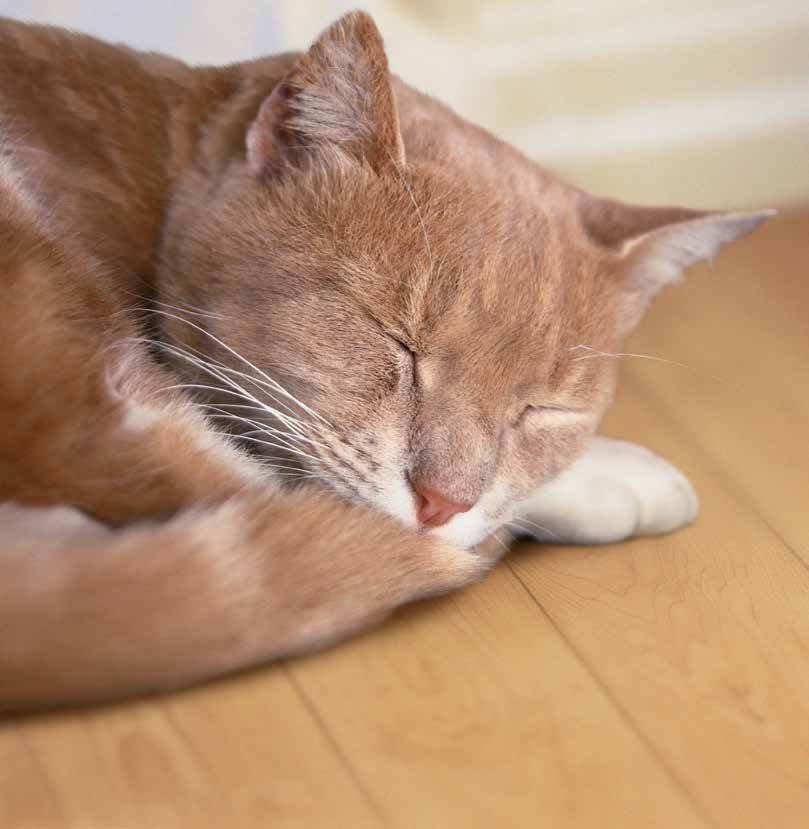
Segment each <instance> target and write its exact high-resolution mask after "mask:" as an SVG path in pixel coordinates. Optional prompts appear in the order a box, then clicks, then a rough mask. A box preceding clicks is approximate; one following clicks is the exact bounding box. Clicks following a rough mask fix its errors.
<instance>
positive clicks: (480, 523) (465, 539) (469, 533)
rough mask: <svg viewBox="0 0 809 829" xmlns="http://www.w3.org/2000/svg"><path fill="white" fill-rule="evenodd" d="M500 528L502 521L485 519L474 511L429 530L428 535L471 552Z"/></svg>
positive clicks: (481, 514)
mask: <svg viewBox="0 0 809 829" xmlns="http://www.w3.org/2000/svg"><path fill="white" fill-rule="evenodd" d="M501 526H502V521H492V520H491V519H490V518H487V517H486V515H485V514H484V513H483V511H482V510H477V509H475V510H470V511H469V512H465V513H463V514H462V515H457V516H455V518H453V519H452V520H451V521H449V522H448V523H447V524H444V525H443V526H442V527H436V528H435V529H434V530H431V531H430V534H431V535H434V536H436V537H437V538H440V539H441V540H442V541H448V542H450V543H451V544H455V545H456V546H458V547H462V548H463V549H466V550H471V549H472V548H473V547H476V546H477V545H478V544H480V543H481V542H482V541H484V539H486V538H488V537H489V536H490V535H492V534H493V533H494V532H496V531H497V529H498V528H499V527H501Z"/></svg>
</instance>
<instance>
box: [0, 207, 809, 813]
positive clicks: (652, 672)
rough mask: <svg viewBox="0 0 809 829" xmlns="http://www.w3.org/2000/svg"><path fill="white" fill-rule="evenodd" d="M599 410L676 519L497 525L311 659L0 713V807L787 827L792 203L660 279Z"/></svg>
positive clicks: (807, 334) (794, 458)
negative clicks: (660, 483) (436, 589)
mask: <svg viewBox="0 0 809 829" xmlns="http://www.w3.org/2000/svg"><path fill="white" fill-rule="evenodd" d="M628 350H629V351H633V352H640V353H644V354H651V355H658V356H661V357H665V358H666V359H669V360H674V361H676V362H678V363H682V364H685V365H686V366H688V367H689V368H685V367H682V366H678V365H671V364H668V363H662V362H657V361H652V360H644V359H633V358H626V359H625V360H624V361H623V381H622V383H623V385H622V390H621V394H620V396H619V400H618V402H617V404H616V407H615V409H614V411H613V412H612V413H611V415H610V417H609V419H608V422H607V425H606V431H607V432H609V433H610V434H615V435H621V436H624V437H628V438H631V439H633V440H637V441H639V442H643V443H646V444H648V445H649V446H651V447H653V448H654V449H656V450H658V451H660V452H661V453H663V454H664V455H666V456H667V457H669V458H670V459H672V460H674V461H675V462H676V463H677V464H678V465H680V466H681V467H682V468H683V469H684V470H685V471H686V472H687V473H688V474H689V475H690V477H691V479H692V480H693V481H694V482H695V484H696V486H697V489H698V490H699V492H700V495H701V497H702V514H701V517H700V519H699V521H698V523H697V524H696V525H695V526H694V527H692V528H689V529H688V530H685V531H683V532H680V533H677V534H675V535H673V536H670V537H667V538H661V539H645V540H638V541H634V542H631V543H627V544H621V545H616V546H611V547H605V548H589V549H588V548H557V547H542V548H541V547H538V546H536V545H532V546H524V547H522V548H520V549H519V550H518V551H517V552H516V553H515V554H514V555H512V556H511V557H510V559H509V560H508V561H506V562H505V563H503V564H502V565H501V566H500V567H498V568H497V570H496V571H495V572H494V573H493V574H492V575H491V577H490V578H489V579H488V580H487V581H486V582H484V583H483V584H480V585H477V586H475V587H473V588H471V589H469V590H467V591H465V592H463V593H462V594H459V595H455V596H450V597H446V598H443V599H441V600H438V601H434V602H431V603H428V604H425V605H422V606H419V607H414V608H410V609H408V610H406V611H405V612H402V613H400V614H399V615H398V616H397V617H396V618H395V619H394V620H393V621H392V622H391V623H389V624H387V625H386V626H385V627H384V628H382V629H381V630H378V631H376V632H373V633H371V634H369V635H366V636H364V637H362V638H360V639H358V640H355V641H353V642H351V643H349V644H347V645H344V646H341V647H339V648H337V649H335V650H333V651H331V652H328V653H325V654H321V655H318V656H316V657H312V658H308V659H301V660H298V661H294V662H288V663H285V664H279V665H276V666H275V667H273V668H270V669H267V670H263V671H259V672H256V673H253V674H250V675H247V676H243V677H239V678H236V679H232V680H228V681H225V682H221V683H217V684H215V685H212V686H209V687H207V688H203V689H200V690H196V691H193V692H190V693H185V694H178V695H176V696H173V697H169V698H164V699H161V700H156V701H149V702H143V703H137V704H131V705H123V706H117V707H114V708H109V709H106V710H100V711H94V712H85V713H71V714H66V715H58V716H47V717H41V718H34V719H29V720H25V719H19V720H10V721H6V722H5V723H4V724H2V725H1V726H0V827H2V829H12V827H13V829H22V827H24V828H25V829H50V827H75V829H120V828H121V827H133V829H185V827H212V829H224V828H225V827H227V829H230V828H231V827H233V829H237V827H251V828H252V827H261V829H263V828H264V827H272V829H282V827H284V828H286V827H294V829H319V827H324V828H325V827H328V829H336V827H346V829H363V828H364V827H401V828H402V829H404V827H408V829H433V827H435V829H477V828H478V827H480V829H495V828H496V829H500V828H501V827H502V828H503V829H521V828H522V827H531V828H532V829H534V828H535V827H543V828H544V827H547V829H568V828H569V827H598V828H599V829H604V828H606V829H612V828H613V827H615V829H633V827H643V829H649V827H666V828H667V829H690V827H728V829H744V827H750V829H770V827H772V828H773V829H792V827H794V828H795V829H799V827H800V828H801V829H803V827H807V826H809V214H803V215H800V214H793V215H789V216H786V217H783V218H781V219H779V220H777V221H776V222H774V223H772V224H771V225H770V226H769V227H767V228H764V229H762V230H760V231H758V232H757V233H756V234H755V235H754V237H753V238H752V239H750V240H747V241H745V242H742V243H740V244H738V245H736V246H735V247H734V248H733V249H732V250H731V251H728V252H726V253H725V254H724V255H723V256H722V257H721V261H720V263H719V264H718V266H717V267H716V269H714V270H713V271H711V270H709V269H708V268H703V269H698V270H695V271H693V272H692V273H691V275H690V279H689V281H688V283H687V284H685V285H683V286H679V287H676V288H674V289H672V290H670V291H669V292H668V293H667V294H666V295H665V296H663V297H662V298H661V300H660V301H659V302H658V304H657V306H656V307H655V308H654V310H653V312H652V314H651V316H650V317H649V318H648V319H647V321H646V322H645V323H644V326H643V328H642V330H641V331H640V332H639V333H638V334H637V335H636V336H635V337H634V339H633V341H632V342H631V343H630V347H629V348H628Z"/></svg>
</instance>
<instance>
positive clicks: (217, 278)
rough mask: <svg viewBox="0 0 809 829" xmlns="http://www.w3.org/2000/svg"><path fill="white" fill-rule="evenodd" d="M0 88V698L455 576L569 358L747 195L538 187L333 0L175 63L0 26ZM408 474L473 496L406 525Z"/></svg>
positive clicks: (454, 581)
mask: <svg viewBox="0 0 809 829" xmlns="http://www.w3.org/2000/svg"><path fill="white" fill-rule="evenodd" d="M0 98H1V99H2V100H1V101H0V112H2V114H3V125H4V127H3V128H4V129H5V131H6V132H5V135H4V136H3V141H4V147H3V150H4V152H3V155H2V157H0V292H2V301H1V302H0V500H2V501H5V502H8V503H6V504H5V505H2V506H0V545H2V547H0V627H2V628H3V630H4V631H6V635H5V636H4V637H3V641H2V643H0V706H4V707H13V708H18V707H26V706H39V705H48V704H53V703H56V702H68V701H86V700H92V699H100V698H104V697H110V696H119V695H123V694H128V693H139V692H147V691H156V690H161V689H165V688H173V687H178V686H181V685H184V684H188V683H192V682H195V681H198V680H201V679H204V678H207V677H210V676H214V675H217V674H220V673H223V672H225V671H228V670H233V669H235V668H239V667H242V666H245V665H250V664H254V663H256V662H260V661H264V660H267V659H270V658H273V657H276V656H279V655H281V654H286V653H291V652H297V651H300V650H304V649H307V648H312V647H317V646H321V645H322V644H324V643H325V642H328V641H333V640H335V639H338V638H340V637H342V636H346V635H348V634H349V633H351V632H352V631H354V630H357V629H358V628H360V627H362V626H365V625H368V624H370V623H372V622H374V621H376V620H378V619H379V618H381V617H382V616H384V614H385V613H387V612H390V611H391V610H392V609H393V608H395V607H396V606H398V605H399V604H401V603H403V602H406V601H412V600H414V599H417V598H419V597H422V596H425V595H430V594H432V593H435V592H440V591H444V590H449V589H452V588H455V587H458V586H460V585H462V584H465V583H467V582H468V581H470V580H472V579H474V578H476V577H479V576H480V575H481V574H482V573H483V572H485V570H486V569H487V567H488V566H489V565H490V563H491V560H492V555H490V554H484V553H483V551H482V549H478V551H477V552H474V551H469V550H466V549H463V548H464V547H471V546H473V545H475V544H477V543H478V542H480V541H481V540H482V539H483V538H484V537H485V536H487V535H489V534H490V533H492V532H493V531H495V530H496V529H497V527H498V526H499V525H500V524H501V523H502V522H503V521H505V520H506V519H507V518H508V516H509V514H510V513H509V510H510V509H511V505H512V504H513V502H514V501H516V500H518V499H519V498H521V497H524V496H525V495H526V494H527V493H529V492H530V491H531V490H532V489H533V488H535V487H536V486H537V485H538V484H539V483H540V482H542V481H544V480H547V479H549V478H551V477H552V476H553V475H555V474H556V473H558V472H559V471H560V470H561V469H563V468H564V467H565V466H566V465H567V464H569V463H570V462H571V460H572V459H573V458H574V457H575V456H576V454H577V453H578V452H579V451H581V449H582V447H583V446H584V445H585V443H586V441H587V440H588V438H589V437H590V436H591V435H592V434H593V431H594V430H595V428H596V426H597V423H598V421H599V419H600V416H601V414H602V413H603V411H604V409H605V408H606V406H607V405H608V403H609V401H610V399H611V395H612V392H613V386H614V380H615V378H614V369H613V367H612V366H611V364H610V363H609V362H608V361H604V360H580V359H578V358H579V357H580V356H581V351H579V350H578V349H581V348H584V347H586V348H591V349H597V350H603V351H614V350H617V348H618V346H619V344H620V341H621V339H622V337H623V336H624V335H625V334H626V333H627V331H628V330H629V329H630V328H631V327H632V326H633V325H634V324H635V323H636V322H637V320H638V318H639V316H640V315H641V313H642V311H643V309H644V308H645V306H646V304H647V303H648V301H649V299H650V297H651V296H652V295H653V294H654V292H655V291H656V290H657V289H658V288H659V287H660V286H661V285H663V284H664V283H666V282H667V281H670V280H671V279H672V278H674V277H675V276H676V275H677V274H678V273H679V271H680V270H681V269H682V268H683V267H685V266H687V265H688V264H690V263H691V262H693V261H696V260H698V259H702V258H708V257H710V256H712V255H714V254H715V252H716V249H717V248H718V246H719V244H720V243H722V242H725V241H728V240H730V239H732V238H735V237H736V236H738V235H740V234H741V233H744V232H747V231H748V230H750V229H751V228H752V227H754V226H755V224H756V223H757V222H758V221H760V220H761V218H763V214H709V213H700V212H696V211H687V210H677V209H659V210H652V209H644V208H630V207H627V206H624V205H620V204H617V203H614V202H608V201H605V200H599V199H595V198H593V197H591V196H588V195H586V194H584V193H582V192H580V191H578V190H576V189H574V188H571V187H569V186H567V185H565V184H564V183H563V182H561V181H559V180H558V179H556V178H554V177H553V176H552V175H550V174H549V173H548V172H547V171H545V170H543V169H541V168H539V167H537V166H536V165H535V164H533V163H532V162H531V161H529V160H528V159H526V158H524V157H523V156H521V155H520V154H519V153H518V152H516V151H515V150H514V149H512V148H510V147H508V146H506V145H504V144H502V143H501V142H499V141H497V140H496V139H495V138H494V137H493V136H491V135H489V134H488V133H486V132H484V131H483V130H481V129H479V128H477V127H474V126H472V125H470V124H468V123H466V122H464V121H463V120H462V119H460V118H458V117H457V116H456V115H455V114H454V113H452V112H451V111H450V110H448V109H447V108H446V107H444V106H443V105H441V104H439V103H438V102H436V101H434V100H432V99H430V98H428V97H427V96H424V95H421V94H420V93H417V92H415V91H414V90H412V89H410V88H409V87H407V86H406V85H405V84H404V83H403V82H401V81H400V80H399V79H397V78H392V77H391V76H390V75H389V73H388V68H387V62H386V59H385V54H384V50H383V47H382V41H381V38H380V36H379V33H378V32H377V30H376V27H375V26H374V24H373V22H372V21H371V19H370V18H369V17H368V16H367V15H365V14H362V13H353V14H351V15H347V16H346V17H344V18H342V19H341V20H340V21H338V22H337V23H336V24H334V25H333V26H332V27H331V28H330V29H328V30H327V31H326V32H325V33H324V34H323V35H322V36H321V37H320V38H319V39H318V41H317V42H316V43H315V44H314V45H313V47H312V48H311V49H310V51H309V52H307V53H303V54H301V55H283V56H278V57H270V58H264V59H261V60H257V61H251V62H248V63H244V64H238V65H234V66H230V67H224V68H212V67H206V68H198V69H192V68H190V67H188V66H185V65H184V64H182V63H180V62H179V61H175V60H173V59H170V58H167V57H165V56H162V55H154V54H142V53H138V52H135V51H133V50H129V49H126V48H124V47H117V46H110V45H108V44H104V43H101V42H99V41H96V40H93V39H92V38H89V37H85V36H82V35H76V34H71V33H68V32H65V31H62V30H59V29H52V28H47V27H40V26H28V25H23V24H19V23H14V22H12V21H5V22H3V23H2V24H0ZM234 384H235V385H234ZM290 395H291V396H290ZM235 399H238V400H239V401H240V402H239V403H238V404H236V405H237V406H239V405H240V406H243V407H244V406H250V407H251V408H250V409H249V410H248V411H249V414H248V415H247V416H245V415H244V411H245V410H244V409H243V408H242V409H238V408H236V407H235V406H234V405H233V404H234V400H235ZM560 408H561V409H566V410H568V411H567V414H566V415H565V416H560V415H559V413H558V411H556V410H557V409H560ZM228 412H229V413H230V415H229V416H228V415H227V413H228ZM240 412H241V415H240V414H239V413H240ZM223 431H224V432H225V434H222V432H223ZM256 435H260V436H261V437H260V438H256ZM251 441H252V442H251ZM247 448H252V449H253V450H254V451H251V452H250V451H246V449H247ZM284 469H286V470H287V471H288V472H291V473H292V474H293V475H296V474H297V475H299V476H301V477H303V478H305V479H307V481H306V483H307V485H306V486H305V487H299V488H297V489H296V488H295V487H292V486H286V485H284V483H283V482H284V476H285V475H286V474H287V473H285V472H284V471H283V470H284ZM309 479H311V480H309ZM414 480H418V481H419V482H420V485H423V486H424V487H428V488H430V489H434V490H436V491H439V492H441V493H443V494H444V495H445V496H446V497H447V498H448V499H450V500H452V501H455V502H459V503H465V504H473V505H474V507H473V508H472V509H471V510H469V511H468V512H466V513H464V514H463V515H462V516H457V517H455V518H453V519H452V521H450V522H449V523H447V524H446V526H444V527H440V528H438V529H436V530H432V531H430V532H426V531H418V529H417V528H416V527H415V526H414V524H415V519H414V515H415V510H414V506H413V498H412V493H411V492H410V490H409V488H408V481H414ZM329 490H331V491H329ZM336 495H339V496H341V497H340V500H338V498H337V497H336ZM66 505H69V507H70V509H68V508H67V506H66ZM76 509H78V510H81V512H77V511H76ZM385 513H389V515H386V514H385Z"/></svg>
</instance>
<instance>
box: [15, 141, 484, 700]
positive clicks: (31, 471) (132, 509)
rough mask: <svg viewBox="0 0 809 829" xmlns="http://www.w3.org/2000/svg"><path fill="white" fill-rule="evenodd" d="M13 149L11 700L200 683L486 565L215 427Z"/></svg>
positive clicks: (358, 623) (354, 625)
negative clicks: (300, 480)
mask: <svg viewBox="0 0 809 829" xmlns="http://www.w3.org/2000/svg"><path fill="white" fill-rule="evenodd" d="M2 149H3V148H2V146H0V711H10V710H20V709H31V708H42V707H48V706H53V705H60V704H65V703H84V702H91V701H96V700H102V699H110V698H115V697H121V696H129V695H133V694H142V693H148V692H153V691H161V690H167V689H171V688H177V687H181V686H184V685H190V684H192V683H194V682H197V681H200V680H204V679H206V678H209V677H213V676H216V675H219V674H223V673H226V672H228V671H231V670H234V669H238V668H244V667H248V666H250V665H255V664H257V663H260V662H264V661H267V660H270V659H272V658H275V657H278V656H282V655H285V654H289V653H293V652H298V651H302V650H306V649H312V648H316V647H319V646H322V645H324V644H326V643H328V642H330V641H334V640H335V639H338V638H341V637H344V636H347V635H349V634H350V633H352V632H355V631H356V630H358V629H359V628H361V627H363V626H366V625H369V624H371V623H373V622H375V621H377V620H379V619H380V618H381V617H382V616H384V615H385V614H387V613H389V612H390V611H391V610H392V609H394V608H395V607H396V606H398V605H400V604H402V603H404V602H406V601H412V600H414V599H418V598H420V597H422V596H426V595H429V594H431V593H437V592H441V591H445V590H450V589H453V588H455V587H458V586H460V585H462V584H464V583H466V582H468V581H470V580H471V579H472V578H474V577H475V576H476V575H479V574H481V573H482V572H483V571H484V570H485V569H486V567H487V566H488V563H487V562H486V561H485V559H483V558H481V557H479V556H477V555H475V554H472V553H468V552H464V551H461V550H459V549H457V548H454V547H451V546H449V545H447V544H444V543H443V542H440V541H438V540H437V539H434V538H431V537H429V536H427V535H419V534H416V533H414V532H410V531H407V530H406V529H405V528H403V527H400V526H399V525H398V524H396V523H395V522H394V521H393V520H392V519H389V518H387V517H385V516H383V515H380V514H378V513H374V512H371V511H370V510H365V509H362V508H360V507H354V506H351V505H349V504H346V503H343V502H341V501H339V500H338V499H337V498H336V497H335V496H332V495H330V494H329V493H327V492H325V491H319V490H315V489H309V490H306V491H302V490H301V491H288V490H282V489H281V488H279V487H278V486H277V484H276V483H274V482H273V480H272V479H268V478H267V477H266V475H265V474H263V472H262V471H261V467H260V466H259V465H258V464H256V463H253V462H251V461H250V460H249V459H248V458H247V457H246V456H245V455H244V454H243V453H241V452H239V451H238V450H237V449H236V448H235V447H234V446H232V445H231V444H230V443H229V442H228V441H227V440H225V439H223V438H222V437H220V436H218V435H216V434H215V433H214V431H213V430H212V428H211V427H210V425H209V424H208V423H207V422H206V421H205V419H204V418H203V417H202V416H201V415H200V413H199V411H197V410H196V409H195V408H194V406H193V405H192V404H191V403H190V401H189V400H188V399H187V398H185V397H184V396H182V394H181V393H180V392H179V391H176V390H174V391H172V389H173V387H175V386H176V384H177V382H178V379H177V377H176V376H174V375H172V374H170V373H169V372H167V371H166V370H165V369H163V368H161V366H160V365H158V364H157V362H156V361H155V360H154V359H153V357H151V356H150V354H149V353H148V351H147V349H146V347H145V346H144V345H143V344H142V343H140V342H138V341H137V340H138V335H139V334H140V330H139V327H138V326H137V325H136V320H135V317H134V315H133V314H132V313H130V312H129V311H128V310H127V309H126V306H125V303H124V302H123V301H122V296H127V297H128V294H123V293H122V290H123V288H122V286H121V281H120V277H119V275H118V274H116V273H115V272H111V271H110V270H109V269H106V268H105V267H104V266H102V265H101V264H100V263H99V262H98V261H96V260H95V259H94V258H93V257H92V256H90V255H89V254H88V253H87V252H86V251H85V250H84V249H83V248H82V247H81V245H79V244H78V242H77V241H76V239H75V238H74V237H73V236H72V235H71V234H70V233H69V231H68V230H67V229H66V228H64V227H60V224H59V221H58V219H59V217H58V215H56V214H49V213H48V212H47V211H46V210H45V209H44V208H43V207H42V204H41V202H39V201H38V200H37V198H36V194H35V193H32V192H31V191H30V190H29V189H28V188H27V186H26V185H25V184H24V183H23V178H22V177H21V176H20V175H19V174H18V172H17V170H16V169H15V168H14V167H13V165H12V164H11V161H10V159H9V156H8V155H7V154H3V152H2ZM129 298H130V299H131V297H129ZM68 504H69V505H72V506H65V505H68ZM90 515H92V516H94V517H95V518H90V517H88V516H90ZM95 519H98V520H95ZM102 522H103V523H102Z"/></svg>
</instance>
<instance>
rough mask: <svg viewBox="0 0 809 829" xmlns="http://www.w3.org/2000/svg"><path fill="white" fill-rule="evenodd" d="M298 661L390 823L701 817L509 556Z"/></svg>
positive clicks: (587, 822) (306, 684)
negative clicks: (459, 587) (485, 572)
mask: <svg viewBox="0 0 809 829" xmlns="http://www.w3.org/2000/svg"><path fill="white" fill-rule="evenodd" d="M291 670H292V671H293V672H294V674H295V676H296V677H297V678H298V681H299V682H300V683H301V686H302V687H303V688H304V689H305V692H306V693H307V694H308V695H309V696H310V697H311V699H312V701H313V704H314V705H315V706H317V708H318V710H319V711H320V712H321V715H322V717H323V719H324V720H325V721H326V722H327V723H328V724H329V728H330V729H331V730H332V732H333V734H334V736H335V738H336V739H337V740H338V741H339V743H340V744H341V746H342V748H343V751H344V752H345V754H346V755H347V757H348V758H349V760H350V762H351V763H352V764H353V765H354V767H355V768H356V769H357V772H358V774H359V775H360V776H361V777H362V779H363V780H364V781H365V784H366V786H367V787H368V789H369V790H370V791H371V792H372V793H373V797H374V799H375V800H376V801H377V802H378V803H379V804H380V805H381V806H382V808H383V809H384V810H385V812H386V815H387V817H388V821H389V823H390V825H391V826H394V827H401V829H404V828H405V827H407V829H430V828H431V827H436V829H452V827H458V829H461V827H463V829H475V827H481V829H483V827H485V829H491V827H493V826H508V827H509V829H520V827H526V829H529V827H530V829H533V828H534V827H537V826H553V827H565V829H568V827H570V829H573V827H603V826H621V827H622V829H633V827H644V828H646V827H670V829H681V827H690V826H704V825H705V824H704V823H703V821H702V820H701V819H700V818H699V817H698V816H697V813H696V812H695V811H694V809H693V808H692V806H691V804H690V803H689V802H688V799H687V797H684V796H683V794H682V792H681V791H680V790H679V789H678V787H677V784H676V782H675V781H673V780H672V779H671V778H670V777H669V776H668V775H667V774H666V773H665V771H664V770H663V769H662V767H661V766H660V765H659V763H658V762H657V760H656V759H655V757H654V756H653V754H652V753H651V752H650V751H648V750H647V748H646V746H645V745H644V744H643V742H642V741H641V740H640V739H639V738H638V737H637V735H636V734H635V733H633V731H632V730H631V729H630V728H629V727H628V726H627V724H626V722H625V721H624V720H623V719H622V718H621V716H620V715H619V714H618V713H617V712H616V710H615V709H614V708H613V707H612V705H611V704H610V702H609V701H608V699H607V698H606V696H605V695H604V694H603V693H602V692H601V690H600V689H599V688H598V687H597V686H596V684H595V683H594V681H593V679H592V677H590V676H589V675H588V674H587V672H586V671H585V670H583V668H582V666H581V665H580V664H579V663H578V662H577V661H576V659H575V658H573V657H572V655H571V653H570V651H569V650H568V648H567V647H566V646H565V644H564V643H563V642H562V641H561V639H560V638H559V636H558V634H557V633H556V632H555V631H554V629H553V627H552V626H551V625H550V624H549V622H548V620H547V618H546V617H545V616H544V614H543V613H542V612H541V611H540V610H539V608H538V607H537V606H536V604H535V603H534V602H533V601H532V599H531V597H530V596H529V595H528V594H527V593H526V591H525V590H524V588H523V587H522V586H521V585H520V584H519V583H518V582H517V580H516V579H515V578H514V576H513V574H512V573H510V571H509V570H508V569H507V568H506V567H504V566H502V567H500V568H498V569H497V570H496V571H495V572H494V573H493V574H492V575H491V576H490V577H489V579H488V580H487V582H486V583H485V584H482V585H477V586H475V587H473V588H471V589H469V590H467V591H465V592H464V593H462V594H461V595H459V596H457V597H447V598H445V599H443V600H440V601H437V602H433V603H431V604H429V605H423V606H421V607H418V608H414V609H412V610H410V611H405V612H404V613H402V614H400V616H399V617H398V618H397V619H396V620H394V622H393V623H391V624H389V625H387V626H386V628H385V629H384V630H382V631H379V632H377V633H375V634H373V635H369V636H366V637H363V638H362V639H360V640H357V641H355V642H353V643H351V644H349V645H347V646H345V647H343V648H341V649H340V650H339V651H333V652H331V653H328V654H323V655H320V656H318V657H316V658H314V659H308V660H301V661H299V662H297V663H295V664H294V665H293V666H291Z"/></svg>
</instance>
